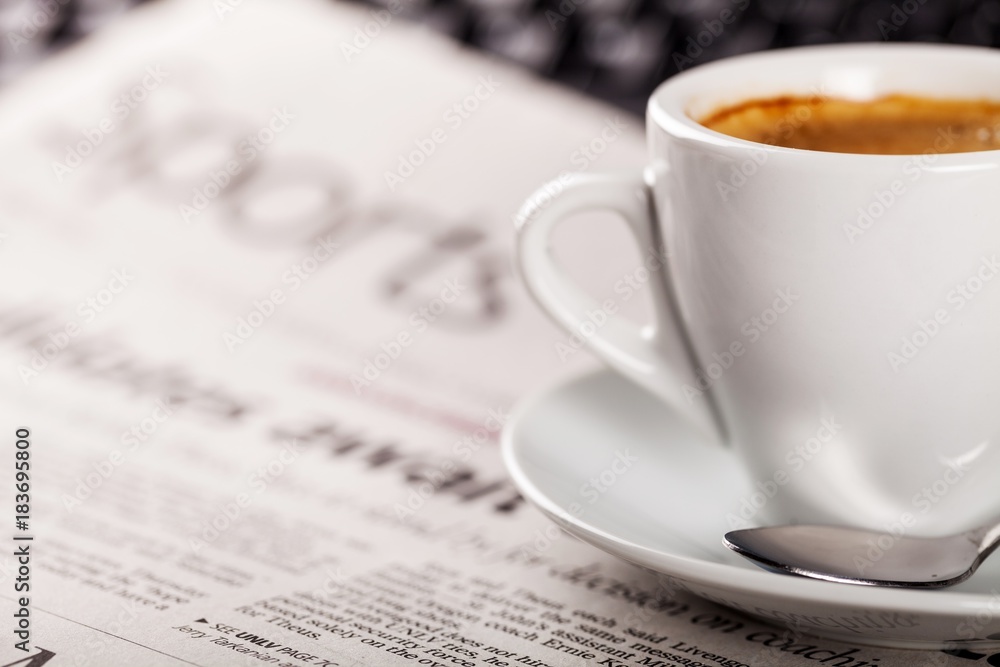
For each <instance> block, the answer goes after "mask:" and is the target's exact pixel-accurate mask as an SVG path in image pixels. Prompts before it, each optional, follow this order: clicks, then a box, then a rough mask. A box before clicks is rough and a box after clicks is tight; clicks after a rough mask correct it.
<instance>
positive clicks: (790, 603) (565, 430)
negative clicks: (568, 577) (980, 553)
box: [503, 371, 1000, 649]
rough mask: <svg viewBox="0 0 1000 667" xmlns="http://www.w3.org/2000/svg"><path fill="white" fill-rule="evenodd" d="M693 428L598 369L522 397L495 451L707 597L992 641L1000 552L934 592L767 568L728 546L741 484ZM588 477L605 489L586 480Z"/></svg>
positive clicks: (602, 541)
mask: <svg viewBox="0 0 1000 667" xmlns="http://www.w3.org/2000/svg"><path fill="white" fill-rule="evenodd" d="M699 440H700V439H699V438H698V437H697V436H696V435H695V434H694V432H693V431H692V430H691V429H689V428H687V427H686V426H685V425H684V423H683V422H682V421H681V418H680V417H679V416H678V415H677V414H676V413H674V412H673V411H671V410H670V409H669V408H667V407H665V406H664V405H663V404H661V403H659V402H657V401H656V399H654V398H652V397H650V396H649V395H648V394H646V393H645V392H643V391H642V390H641V389H638V388H636V387H635V386H634V385H632V384H631V383H629V382H628V381H627V380H624V379H622V378H620V377H618V376H617V375H615V374H613V373H611V372H610V371H601V372H597V373H594V374H591V375H587V376H584V377H581V378H578V379H574V380H571V381H568V382H563V383H562V384H560V385H558V386H555V387H553V388H551V389H549V390H547V391H544V392H541V393H539V394H537V395H535V396H533V397H530V398H528V399H526V400H525V401H523V402H522V403H521V404H520V405H519V406H518V407H517V409H516V410H515V412H514V414H513V415H512V417H511V419H510V421H509V422H508V424H507V427H506V429H505V430H504V433H503V451H504V460H505V462H506V465H507V469H508V470H509V472H510V474H511V476H512V477H513V480H514V483H515V484H516V485H517V486H518V488H519V489H520V490H521V493H523V494H524V496H525V497H526V498H527V499H528V500H529V501H531V502H532V503H533V504H535V505H536V506H537V507H539V508H540V509H541V510H542V511H543V512H544V513H545V514H546V515H548V516H549V518H551V519H552V520H554V521H555V522H556V523H558V524H559V525H560V526H561V527H562V528H564V529H565V530H566V531H568V532H569V533H571V534H573V535H575V536H576V537H578V538H580V539H581V540H583V541H585V542H589V543H590V544H592V545H594V546H596V547H598V548H600V549H603V550H604V551H607V552H608V553H611V554H614V555H615V556H618V557H620V558H623V559H625V560H628V561H631V562H633V563H636V564H638V565H642V566H644V567H647V568H650V569H652V570H655V571H658V572H662V573H664V574H667V575H669V576H671V577H672V578H674V579H676V580H677V583H678V584H679V585H680V586H682V587H683V588H685V589H687V590H689V591H691V592H692V593H694V594H696V595H699V596H701V597H704V598H707V599H710V600H712V601H714V602H718V603H720V604H724V605H728V606H730V607H734V608H736V609H739V610H740V611H743V612H744V613H747V614H750V615H752V616H757V617H759V618H763V619H765V620H767V621H770V622H772V623H775V622H776V623H779V624H785V625H794V626H795V627H796V628H797V629H798V630H800V631H803V632H808V633H811V634H815V635H820V636H824V637H831V638H835V639H839V640H842V641H847V642H853V643H862V644H872V645H877V646H890V647H901V648H924V649H933V648H958V647H969V648H976V649H987V648H993V647H1000V554H998V555H996V556H994V558H993V559H991V560H988V561H987V562H986V563H985V564H984V565H983V567H982V568H981V569H980V570H979V571H978V572H977V573H976V574H975V575H974V576H973V577H972V578H970V579H969V580H967V581H966V582H964V583H962V584H960V585H959V586H956V587H954V588H950V589H948V590H939V591H917V590H901V589H892V588H872V587H865V586H851V585H844V584H834V583H827V582H821V581H813V580H809V579H802V578H797V577H792V576H787V575H778V574H771V573H769V572H765V571H763V570H760V569H758V568H757V567H755V566H753V565H752V564H750V563H749V562H747V561H745V560H744V559H743V558H741V557H740V556H737V555H736V554H734V553H732V552H730V551H729V550H728V549H726V548H725V547H724V546H723V544H722V535H723V534H724V533H725V532H726V531H727V530H729V528H730V527H729V526H728V524H727V522H726V515H727V513H729V512H732V511H733V510H734V509H735V508H738V507H739V504H740V501H741V499H742V498H744V497H746V496H747V495H748V490H749V485H748V483H747V482H746V480H744V478H743V476H742V474H741V471H740V470H739V469H738V468H737V463H736V461H735V460H734V458H733V457H732V455H731V453H730V452H729V451H728V450H726V449H724V448H722V447H720V446H716V445H712V444H711V443H707V442H702V441H699ZM619 454H621V455H622V456H621V457H619ZM629 457H634V458H635V462H634V463H632V464H631V466H630V467H628V468H626V463H625V461H627V460H628V459H629ZM616 459H617V460H618V461H619V462H618V463H617V466H616V464H615V461H616ZM616 467H617V470H618V472H615V468H616ZM602 472H604V475H603V479H604V482H603V483H602V482H601V481H600V476H601V473H602ZM595 476H596V478H597V480H598V485H599V486H600V487H601V488H606V490H605V491H604V492H598V491H597V489H596V488H595V486H594V485H592V484H590V483H589V482H588V480H590V479H591V478H595ZM609 481H610V482H611V483H610V484H609V485H608V486H607V487H605V483H607V482H609Z"/></svg>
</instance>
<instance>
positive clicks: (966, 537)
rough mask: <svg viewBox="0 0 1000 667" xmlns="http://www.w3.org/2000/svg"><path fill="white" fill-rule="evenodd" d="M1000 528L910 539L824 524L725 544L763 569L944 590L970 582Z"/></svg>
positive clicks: (743, 535)
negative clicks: (965, 581) (960, 583)
mask: <svg viewBox="0 0 1000 667" xmlns="http://www.w3.org/2000/svg"><path fill="white" fill-rule="evenodd" d="M998 540H1000V526H990V527H986V528H979V529H976V530H971V531H968V532H966V533H961V534H958V535H948V536H944V537H908V536H906V535H896V534H891V533H879V532H874V531H868V530H860V529H856V528H847V527H841V526H822V525H797V526H768V527H763V528H749V529H746V530H736V531H732V532H729V533H726V536H725V538H724V540H723V541H724V543H725V545H726V546H727V547H729V548H730V549H732V550H733V551H735V552H736V553H738V554H740V555H741V556H744V557H746V558H748V559H750V560H751V561H753V562H754V563H756V564H757V565H759V566H761V567H763V568H764V569H767V570H771V571H773V572H779V573H783V574H793V575H798V576H803V577H810V578H813V579H822V580H824V581H835V582H840V583H846V584H857V585H862V586H895V587H898V588H944V587H946V586H952V585H954V584H957V583H959V582H961V581H964V580H965V579H968V578H969V577H970V576H971V575H972V573H973V572H975V571H976V569H977V568H978V567H979V564H980V563H982V561H983V560H984V559H985V558H986V557H987V556H988V555H989V554H990V553H992V552H993V550H994V549H995V548H996V547H997V543H998Z"/></svg>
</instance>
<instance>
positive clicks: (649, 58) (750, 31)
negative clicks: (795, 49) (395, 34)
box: [362, 0, 1000, 113]
mask: <svg viewBox="0 0 1000 667" xmlns="http://www.w3.org/2000/svg"><path fill="white" fill-rule="evenodd" d="M362 1H364V2H369V3H371V4H374V5H385V4H387V3H388V2H390V1H391V2H394V3H399V2H402V3H403V11H402V12H400V13H401V14H402V15H405V16H407V17H408V18H410V19H411V20H413V21H418V22H420V23H424V24H426V25H428V26H430V27H431V28H433V29H435V30H439V31H441V32H445V33H447V34H449V35H452V36H453V37H455V38H457V39H459V40H461V41H463V42H466V43H468V44H470V45H472V46H474V47H476V48H478V49H482V50H484V51H487V52H489V53H494V54H497V55H499V56H501V57H503V58H505V59H507V60H511V61H513V62H516V63H519V64H520V65H523V66H524V67H527V68H529V69H531V70H534V71H536V72H538V73H539V74H542V75H544V76H547V77H551V78H553V79H556V80H558V81H562V82H564V83H567V84H569V85H570V86H573V87H574V88H578V89H580V90H582V91H585V92H587V93H589V94H591V95H594V96H596V97H599V98H602V99H605V100H608V101H610V102H613V103H614V104H617V105H619V106H622V107H624V108H627V109H630V110H632V111H634V112H636V113H642V111H643V109H644V107H645V102H646V98H647V97H648V96H649V94H650V93H651V92H652V90H653V88H655V87H656V85H657V84H658V83H660V82H661V81H663V80H664V79H666V78H668V77H670V76H673V75H674V74H676V73H678V72H679V71H682V70H684V69H687V68H689V67H693V66H695V65H698V64H702V63H705V62H708V61H710V60H714V59H717V58H722V57H725V56H731V55H736V54H739V53H747V52H750V51H759V50H762V49H772V48H782V47H789V46H799V45H807V44H824V43H835V42H859V41H933V42H954V43H960V44H976V45H984V46H997V45H1000V0H954V1H952V0H891V1H889V0H886V1H879V2H874V1H870V0H858V1H844V0H362Z"/></svg>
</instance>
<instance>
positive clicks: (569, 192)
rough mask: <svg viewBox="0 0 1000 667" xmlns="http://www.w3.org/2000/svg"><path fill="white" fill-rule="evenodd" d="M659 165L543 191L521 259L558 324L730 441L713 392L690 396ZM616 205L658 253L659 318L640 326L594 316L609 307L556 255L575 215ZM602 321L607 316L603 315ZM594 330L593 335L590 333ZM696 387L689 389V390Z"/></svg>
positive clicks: (521, 239) (521, 224)
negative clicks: (658, 202)
mask: <svg viewBox="0 0 1000 667" xmlns="http://www.w3.org/2000/svg"><path fill="white" fill-rule="evenodd" d="M652 178H654V176H653V172H652V170H646V172H644V173H639V174H629V175H612V174H572V175H569V176H568V177H563V178H562V179H560V180H559V181H553V182H551V183H549V184H547V185H545V186H543V187H542V188H540V189H539V190H538V191H536V192H535V193H534V194H533V195H532V196H531V197H530V198H529V199H528V201H527V202H525V204H524V205H523V206H522V208H521V210H520V212H519V213H518V216H517V223H516V227H517V232H518V238H517V264H518V266H519V268H520V272H521V276H522V278H523V280H524V283H525V285H526V286H527V287H528V291H529V292H530V293H531V294H532V296H533V297H534V298H535V300H536V301H537V302H538V303H539V304H540V305H541V307H542V309H543V310H545V311H546V312H547V313H548V314H549V315H550V316H551V317H552V318H553V319H554V320H555V321H556V323H557V324H559V325H560V326H562V327H563V328H564V329H566V330H567V331H568V332H570V333H574V334H581V335H583V336H584V337H585V338H586V339H587V341H588V343H589V346H590V348H591V350H592V351H593V352H594V353H595V354H596V355H597V356H598V357H600V358H601V359H602V360H603V361H605V362H606V363H607V364H608V365H610V366H611V367H612V368H614V369H615V370H617V371H618V372H619V373H621V374H622V375H625V376H626V377H628V378H629V379H631V380H633V381H634V382H636V383H637V384H639V385H640V386H642V387H644V388H646V389H647V390H649V391H650V392H652V393H653V394H655V395H656V396H658V397H659V398H660V399H661V400H663V401H665V402H666V403H667V404H669V405H671V406H672V407H674V408H675V409H676V410H678V411H679V412H680V413H681V414H682V415H685V416H686V417H687V418H688V420H689V421H690V422H692V423H693V424H694V425H695V426H696V427H698V428H699V429H700V430H701V431H702V432H703V433H705V434H708V435H709V436H710V437H712V438H713V439H716V440H720V441H721V440H723V439H724V438H723V430H722V428H721V426H720V424H719V422H718V420H717V419H716V417H715V413H714V412H713V406H712V405H711V403H710V401H709V400H705V399H707V398H709V397H708V396H704V397H700V398H699V399H696V400H691V398H690V396H691V394H690V393H688V394H685V390H684V386H685V385H688V386H689V387H691V388H694V387H698V384H697V380H696V379H695V373H694V367H693V364H692V362H691V358H690V356H689V353H688V345H687V342H686V340H685V337H684V331H683V329H682V325H681V324H680V322H679V320H678V318H677V316H676V315H675V313H674V307H673V299H672V296H671V294H670V291H671V290H670V289H669V288H668V272H667V271H666V270H665V266H664V261H663V257H664V254H665V253H663V252H661V244H660V242H659V233H658V228H657V225H656V216H655V213H654V206H653V201H652V197H651V189H650V185H651V179H652ZM647 180H649V182H647ZM595 210H610V211H613V212H615V213H617V214H619V215H620V216H621V217H622V218H624V220H625V222H626V223H628V228H629V229H630V230H631V231H632V234H633V235H634V236H635V238H636V240H637V241H638V243H639V246H640V251H641V252H643V253H645V252H646V251H647V250H650V249H652V250H654V252H655V253H656V255H655V256H656V257H657V258H658V259H657V261H656V262H655V263H654V262H650V263H653V264H655V266H654V268H653V269H651V270H650V267H649V266H648V265H646V268H647V270H650V274H651V275H650V279H649V281H648V283H647V286H648V287H647V289H649V290H650V296H651V297H652V303H653V307H654V318H653V319H654V321H653V322H652V323H651V324H649V325H646V326H640V325H638V324H636V323H634V322H632V321H630V320H628V319H627V318H625V317H623V316H621V315H609V314H607V313H604V315H605V316H606V319H604V321H603V324H602V325H600V326H599V325H598V324H597V323H596V322H594V318H588V317H587V313H594V312H597V311H600V312H603V310H602V308H601V305H600V304H598V303H597V301H596V300H595V299H593V298H591V297H590V296H588V295H587V294H585V293H584V291H583V290H582V289H580V288H579V287H578V286H577V285H575V284H574V283H573V282H572V281H571V280H570V279H569V278H568V277H567V276H566V274H565V273H564V272H563V271H562V270H561V269H560V268H559V267H558V265H557V264H556V262H555V261H554V259H553V257H552V254H551V252H550V246H551V243H550V236H551V232H552V230H553V229H554V228H555V227H556V225H558V224H559V223H560V222H562V221H563V220H564V219H566V218H568V217H569V216H572V215H574V214H576V213H583V212H586V211H595ZM597 319H601V318H597ZM588 330H591V331H592V333H587V332H588ZM689 391H690V390H689Z"/></svg>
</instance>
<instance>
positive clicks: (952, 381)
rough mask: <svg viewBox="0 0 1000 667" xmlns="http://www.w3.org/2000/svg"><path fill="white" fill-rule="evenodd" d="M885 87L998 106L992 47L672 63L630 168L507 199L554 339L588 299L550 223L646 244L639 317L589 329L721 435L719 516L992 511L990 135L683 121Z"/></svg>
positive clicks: (996, 461)
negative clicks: (817, 135) (861, 133)
mask: <svg viewBox="0 0 1000 667" xmlns="http://www.w3.org/2000/svg"><path fill="white" fill-rule="evenodd" d="M893 93H902V94H910V95H916V96H924V97H934V98H962V99H969V98H992V99H1000V53H997V52H995V51H992V50H988V49H979V48H970V47H955V46H942V45H888V44H879V45H845V46H823V47H809V48H801V49H788V50H782V51H775V52H767V53H760V54H754V55H749V56H741V57H737V58H732V59H728V60H724V61H720V62H717V63H713V64H709V65H705V66H701V67H697V68H694V69H692V70H690V71H688V72H685V73H683V74H681V75H678V76H676V77H674V78H672V79H670V80H669V81H667V82H666V83H664V84H663V85H661V86H660V87H659V88H658V89H657V90H656V92H655V93H654V94H653V96H652V98H651V99H650V101H649V106H648V112H647V128H648V138H649V151H650V163H649V165H648V166H647V167H646V168H645V170H644V171H643V172H642V173H634V174H628V175H576V176H574V177H572V178H571V179H570V180H569V181H568V182H567V181H565V180H563V181H560V182H558V183H556V182H554V183H552V184H549V185H548V186H546V187H545V188H542V189H540V190H539V191H538V192H537V193H536V194H535V195H534V196H533V197H531V198H530V199H529V200H528V202H527V203H526V204H525V206H524V208H523V209H522V211H521V213H520V215H519V220H521V221H522V222H521V223H520V224H519V225H518V227H519V239H518V260H519V264H520V268H521V271H522V274H523V278H524V282H525V283H526V284H527V286H528V288H529V290H530V292H531V293H532V294H533V295H534V297H535V298H536V300H537V301H538V303H539V304H541V306H542V307H543V308H544V309H545V310H546V311H547V312H548V313H549V314H550V315H551V316H552V317H553V318H554V319H555V320H556V321H557V322H558V323H559V324H561V325H562V326H564V327H565V328H566V329H568V330H570V331H572V332H579V331H580V330H581V327H584V326H590V327H592V326H593V324H592V323H591V324H589V325H585V322H588V321H589V320H586V319H585V317H586V313H587V312H588V311H590V312H592V311H593V310H594V309H597V308H599V306H598V304H597V303H596V302H594V300H593V299H591V298H590V297H588V296H587V295H585V294H584V292H583V291H582V290H580V289H579V288H577V287H576V286H575V285H574V284H572V282H571V281H570V280H569V279H568V278H566V277H565V276H564V274H563V273H562V272H561V271H560V269H559V268H558V266H556V264H555V263H554V262H553V260H552V258H551V255H550V253H549V235H550V231H551V230H552V229H553V227H554V226H555V225H556V224H557V223H559V222H561V221H562V220H563V219H565V218H567V217H569V216H571V215H572V214H574V213H578V212H583V211H588V210H596V209H609V210H612V211H616V212H617V213H619V214H620V215H621V217H623V218H624V219H625V220H626V221H627V222H628V225H629V228H630V229H631V231H632V232H633V233H634V235H635V237H636V238H637V239H638V241H639V244H640V245H641V246H642V247H643V248H644V249H649V248H652V249H655V250H656V251H657V253H659V254H661V255H662V256H664V257H666V260H665V264H659V263H657V265H656V266H657V267H659V270H658V271H657V272H656V275H655V276H654V277H653V279H652V280H651V281H650V286H649V290H650V294H651V295H652V297H653V301H654V305H655V318H654V320H655V321H654V322H653V323H652V324H651V325H649V326H645V327H640V326H639V325H637V324H635V323H633V322H631V321H629V320H627V319H625V318H623V317H621V316H612V317H611V318H610V319H609V320H608V322H607V323H606V324H605V325H604V326H601V327H597V328H596V330H594V331H592V333H591V335H590V336H589V337H588V338H589V341H590V345H591V348H592V350H593V351H594V352H595V353H596V354H597V355H598V356H600V357H601V358H603V359H604V361H606V362H607V363H608V364H609V365H611V366H612V367H613V368H615V369H616V370H617V371H619V372H620V373H622V374H624V375H626V376H628V377H629V378H631V379H632V380H634V381H635V382H637V383H639V384H640V385H642V386H643V387H645V388H647V389H648V390H650V391H651V392H653V393H654V394H656V395H657V396H659V397H660V398H661V399H662V400H663V401H665V402H666V403H668V404H669V405H671V406H672V407H673V408H675V409H676V410H678V411H680V412H681V413H683V414H684V415H686V416H687V417H688V418H689V419H690V421H691V422H693V423H694V424H696V425H697V426H698V427H700V428H701V429H702V430H703V431H704V432H706V433H709V434H712V436H713V437H715V438H718V439H720V440H723V441H726V442H728V443H730V444H731V445H732V446H733V447H734V448H735V450H736V451H737V453H738V455H739V456H740V458H741V460H742V461H743V463H744V465H745V467H746V469H747V471H748V472H749V474H750V478H751V488H752V491H750V492H748V494H747V497H746V498H744V501H745V502H743V503H741V505H740V507H734V508H733V517H734V518H735V519H736V520H737V522H742V521H743V520H744V519H746V520H749V521H750V522H751V523H765V522H813V523H819V522H822V523H838V524H848V525H856V526H862V527H868V528H872V529H881V530H889V531H891V532H897V533H898V532H899V531H900V530H905V532H907V533H909V534H913V535H922V534H923V535H933V534H944V533H952V532H957V531H961V530H964V529H966V528H970V527H973V526H975V525H978V524H980V523H983V522H986V521H988V520H990V519H992V518H995V516H996V515H997V514H1000V483H998V481H997V479H998V475H997V473H998V472H1000V275H997V274H998V272H1000V263H998V260H1000V151H982V152H971V153H944V154H940V153H938V152H933V151H932V152H928V153H926V154H923V155H918V156H913V155H860V154H846V153H833V152H819V151H807V150H797V149H789V148H783V147H776V146H771V145H765V144H759V143H753V142H749V141H744V140H741V139H736V138H733V137H730V136H727V135H724V134H720V133H718V132H715V131H712V130H709V129H707V128H706V127H704V126H702V125H700V124H699V123H698V122H697V121H696V120H695V119H696V118H700V117H704V115H706V114H708V113H709V112H712V111H714V110H717V109H719V108H723V107H725V106H728V105H731V104H735V103H738V102H741V101H745V100H750V99H756V98H769V97H775V96H780V95H787V94H791V95H803V96H807V95H808V96H821V97H823V98H825V97H830V98H842V99H843V98H846V99H861V100H865V99H874V98H878V97H881V96H883V95H888V94H893ZM787 120H788V122H790V123H796V122H799V123H801V122H807V121H808V116H807V114H806V113H805V112H804V111H802V110H800V111H799V114H798V115H797V116H793V117H792V118H789V119H787ZM997 131H1000V128H997ZM943 146H945V145H943ZM553 193H555V194H553ZM571 222H572V221H570V223H571ZM663 436H664V437H670V434H669V433H664V434H663ZM712 483H713V481H712V479H711V476H710V473H709V474H707V475H706V479H705V484H712Z"/></svg>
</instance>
